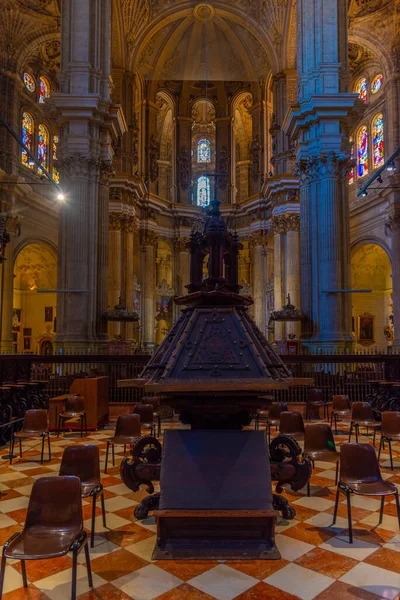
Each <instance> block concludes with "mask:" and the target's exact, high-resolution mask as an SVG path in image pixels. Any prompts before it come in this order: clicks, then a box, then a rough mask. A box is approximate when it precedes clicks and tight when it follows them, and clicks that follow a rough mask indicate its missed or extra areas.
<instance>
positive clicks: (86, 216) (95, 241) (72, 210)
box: [46, 0, 126, 350]
mask: <svg viewBox="0 0 400 600" xmlns="http://www.w3.org/2000/svg"><path fill="white" fill-rule="evenodd" d="M110 37H111V2H110V0H99V1H98V2H96V3H94V4H93V3H92V2H91V1H90V0H65V1H64V2H63V6H62V29H61V73H60V92H57V93H53V94H52V96H51V98H50V99H49V101H48V102H47V103H46V104H49V110H50V111H51V115H52V117H53V118H54V121H55V123H56V124H57V126H58V127H59V128H60V157H59V160H58V163H59V170H60V178H61V187H62V189H63V192H64V194H65V196H66V201H65V203H64V204H63V205H61V206H60V216H59V268H58V285H59V288H60V289H62V290H74V291H73V292H70V293H63V294H59V297H58V299H57V316H58V322H57V325H58V326H57V338H56V340H57V344H58V346H61V347H63V348H64V349H69V350H82V349H87V348H89V347H90V348H92V349H94V348H99V347H100V346H102V345H103V344H105V342H106V337H107V336H106V324H105V321H104V320H103V319H102V318H101V317H102V312H103V311H104V310H105V309H106V307H107V261H108V251H107V235H108V234H107V226H108V193H109V189H108V184H109V179H110V177H111V175H112V172H113V171H112V157H113V150H112V141H113V138H114V139H115V140H116V137H117V136H118V135H122V134H123V133H124V132H125V131H126V124H125V120H124V116H123V114H122V111H121V109H120V108H118V107H113V106H112V105H111V102H110V98H109V81H110V77H109V76H110V55H109V50H110Z"/></svg>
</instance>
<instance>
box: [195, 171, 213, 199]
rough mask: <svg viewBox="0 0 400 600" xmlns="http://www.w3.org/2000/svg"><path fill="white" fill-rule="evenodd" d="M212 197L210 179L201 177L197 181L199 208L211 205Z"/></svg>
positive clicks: (205, 176)
mask: <svg viewBox="0 0 400 600" xmlns="http://www.w3.org/2000/svg"><path fill="white" fill-rule="evenodd" d="M210 196H211V186H210V178H209V177H207V175H201V176H200V177H199V178H198V180H197V204H198V205H199V206H207V205H208V204H210V199H211V198H210Z"/></svg>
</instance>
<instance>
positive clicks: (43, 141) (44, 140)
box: [37, 123, 49, 169]
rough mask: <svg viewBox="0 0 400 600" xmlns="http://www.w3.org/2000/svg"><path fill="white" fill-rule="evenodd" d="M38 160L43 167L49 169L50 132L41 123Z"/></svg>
mask: <svg viewBox="0 0 400 600" xmlns="http://www.w3.org/2000/svg"><path fill="white" fill-rule="evenodd" d="M37 155H38V159H39V162H40V164H41V165H43V167H44V168H45V169H47V164H48V160H49V132H48V131H47V129H46V127H45V126H44V125H43V124H42V123H40V125H39V135H38V153H37Z"/></svg>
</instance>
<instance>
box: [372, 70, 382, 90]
mask: <svg viewBox="0 0 400 600" xmlns="http://www.w3.org/2000/svg"><path fill="white" fill-rule="evenodd" d="M382 83H383V75H382V74H381V73H379V75H375V77H374V78H373V80H372V83H371V92H372V93H373V94H376V92H379V90H380V89H381V87H382Z"/></svg>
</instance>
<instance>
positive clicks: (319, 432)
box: [304, 423, 340, 496]
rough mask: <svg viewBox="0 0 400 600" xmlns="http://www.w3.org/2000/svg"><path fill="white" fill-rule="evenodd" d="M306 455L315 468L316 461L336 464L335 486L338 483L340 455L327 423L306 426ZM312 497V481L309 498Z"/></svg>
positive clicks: (308, 489)
mask: <svg viewBox="0 0 400 600" xmlns="http://www.w3.org/2000/svg"><path fill="white" fill-rule="evenodd" d="M304 454H305V455H306V456H308V457H309V458H310V459H311V462H312V465H313V468H314V466H315V461H316V460H322V461H326V462H335V463H336V478H335V485H337V482H338V472H339V459H340V454H339V452H337V450H336V446H335V439H334V437H333V433H332V428H331V427H330V425H328V424H327V423H312V424H307V425H306V426H305V435H304ZM309 495H310V481H308V483H307V496H309Z"/></svg>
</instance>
